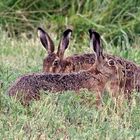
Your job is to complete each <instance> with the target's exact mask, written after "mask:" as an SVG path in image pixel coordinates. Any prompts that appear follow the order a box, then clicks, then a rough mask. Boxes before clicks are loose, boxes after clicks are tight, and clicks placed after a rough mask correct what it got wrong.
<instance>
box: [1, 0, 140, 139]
mask: <svg viewBox="0 0 140 140" xmlns="http://www.w3.org/2000/svg"><path fill="white" fill-rule="evenodd" d="M139 23H140V1H139V0H124V1H120V0H108V1H106V0H73V1H69V0H57V1H55V0H52V1H46V0H41V1H39V0H28V1H22V0H7V1H5V0H1V1H0V139H6V140H7V139H35V140H37V139H39V140H43V139H44V140H45V139H47V140H48V139H50V140H52V139H53V140H58V139H71V140H79V139H80V140H94V139H97V140H104V139H106V140H112V139H115V140H131V139H136V140H138V139H140V117H139V116H140V103H139V100H140V95H139V93H134V94H133V97H132V103H131V105H128V103H127V101H124V103H123V105H122V106H121V107H117V106H115V105H114V104H113V102H112V100H111V98H110V97H109V95H108V94H107V93H105V95H104V97H103V101H104V106H103V107H102V108H100V109H96V108H95V97H94V93H91V92H88V91H81V94H79V95H77V94H75V92H72V91H68V92H64V93H62V94H50V93H46V94H44V93H42V95H41V100H40V101H35V102H32V104H31V106H30V107H29V108H24V107H23V106H22V105H20V103H18V102H16V101H15V100H14V99H13V100H12V99H10V98H9V97H8V96H7V94H6V91H7V89H8V87H9V86H10V84H11V83H12V81H14V80H15V79H16V78H17V77H18V76H20V75H23V74H26V73H32V72H38V71H41V70H42V60H43V58H44V57H45V55H46V54H47V53H46V51H45V49H44V48H43V47H42V45H41V43H40V42H39V39H38V38H37V31H36V29H37V27H38V26H41V27H43V28H44V29H45V30H46V31H47V32H48V33H49V34H50V36H51V37H52V38H53V40H54V42H55V45H56V48H57V46H58V43H59V39H60V37H61V35H62V31H64V30H65V29H66V28H72V29H73V33H72V39H71V41H70V47H69V49H68V50H67V51H66V56H69V55H71V54H74V53H83V52H84V53H85V52H92V50H91V49H89V42H88V40H89V37H88V32H87V31H88V29H89V28H94V29H96V30H97V31H98V32H99V33H100V34H101V35H102V42H103V47H104V51H105V52H108V53H110V54H114V55H118V56H121V57H123V58H126V59H128V60H131V61H133V62H135V63H137V64H139V65H140V49H139V44H140V26H139ZM5 31H6V32H5ZM8 36H10V37H11V38H8ZM29 36H31V39H29ZM1 83H2V84H1Z"/></svg>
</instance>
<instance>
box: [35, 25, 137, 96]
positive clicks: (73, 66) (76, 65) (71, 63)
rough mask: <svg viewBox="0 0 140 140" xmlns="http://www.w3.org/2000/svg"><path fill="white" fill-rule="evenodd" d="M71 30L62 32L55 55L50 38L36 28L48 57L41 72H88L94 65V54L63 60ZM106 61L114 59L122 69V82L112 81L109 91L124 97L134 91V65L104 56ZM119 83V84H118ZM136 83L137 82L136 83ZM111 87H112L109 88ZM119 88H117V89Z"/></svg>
mask: <svg viewBox="0 0 140 140" xmlns="http://www.w3.org/2000/svg"><path fill="white" fill-rule="evenodd" d="M71 33H72V30H71V29H67V30H66V31H64V33H63V36H62V39H61V40H60V43H59V47H58V50H57V53H55V52H54V43H53V41H52V39H51V38H50V36H49V35H48V34H47V33H46V32H45V31H44V30H43V29H42V28H40V27H39V28H38V34H39V37H40V41H41V43H42V44H43V46H44V47H45V48H46V50H47V51H48V56H47V57H46V58H45V59H44V61H43V71H44V72H52V73H71V72H78V71H80V70H88V69H89V68H90V67H91V66H92V65H93V64H94V63H95V54H93V53H89V54H82V55H72V56H69V57H66V58H64V53H65V50H66V49H67V48H68V44H69V39H70V35H71ZM104 55H105V56H106V57H107V58H108V59H115V60H116V61H118V62H119V63H120V64H121V65H122V66H123V67H124V71H123V72H124V79H123V80H122V81H113V82H112V83H111V84H110V89H111V90H112V91H113V89H115V88H117V89H118V88H119V89H120V90H121V91H122V92H124V93H126V95H127V94H128V95H129V94H130V93H131V92H132V91H133V89H134V83H135V82H134V77H135V75H134V73H135V71H136V69H137V66H136V64H134V63H133V62H131V61H128V60H125V59H123V58H120V57H117V56H113V55H110V54H104ZM119 83H120V84H119ZM137 83H138V82H137ZM111 85H112V86H111ZM118 86H119V87H118Z"/></svg>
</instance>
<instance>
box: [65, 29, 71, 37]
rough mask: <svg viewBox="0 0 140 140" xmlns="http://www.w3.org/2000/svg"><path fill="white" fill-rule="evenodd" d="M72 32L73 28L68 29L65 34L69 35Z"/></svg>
mask: <svg viewBox="0 0 140 140" xmlns="http://www.w3.org/2000/svg"><path fill="white" fill-rule="evenodd" d="M70 33H72V30H71V29H66V30H65V31H64V33H63V35H64V36H67V35H69V34H70Z"/></svg>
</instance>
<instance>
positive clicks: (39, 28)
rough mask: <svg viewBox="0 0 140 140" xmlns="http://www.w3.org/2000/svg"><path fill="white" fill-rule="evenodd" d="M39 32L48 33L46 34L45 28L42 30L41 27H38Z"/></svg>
mask: <svg viewBox="0 0 140 140" xmlns="http://www.w3.org/2000/svg"><path fill="white" fill-rule="evenodd" d="M37 31H38V32H42V33H46V32H45V31H44V30H43V28H41V27H38V28H37Z"/></svg>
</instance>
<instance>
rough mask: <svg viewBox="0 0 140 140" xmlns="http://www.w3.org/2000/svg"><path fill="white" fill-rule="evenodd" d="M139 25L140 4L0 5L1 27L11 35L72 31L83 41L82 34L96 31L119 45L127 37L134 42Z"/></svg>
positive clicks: (15, 0)
mask: <svg viewBox="0 0 140 140" xmlns="http://www.w3.org/2000/svg"><path fill="white" fill-rule="evenodd" d="M139 22H140V1H138V0H124V1H123V2H122V1H120V0H113V1H112V0H108V1H106V0H86V1H84V0H74V1H68V0H58V1H56V0H52V1H46V0H41V1H39V0H28V1H26V0H25V1H22V0H9V1H5V0H1V1H0V23H1V24H2V25H3V27H5V29H6V30H8V31H9V33H10V34H11V33H12V32H14V33H17V34H19V33H20V32H27V31H28V32H29V31H30V30H34V29H35V28H36V27H37V26H40V25H43V26H45V27H46V28H49V30H51V31H54V30H55V31H57V32H62V30H64V29H65V28H66V27H73V28H74V29H75V36H76V37H77V39H78V40H80V39H83V38H84V37H85V35H83V31H87V29H88V28H91V27H93V28H96V29H97V30H98V31H100V32H102V33H104V34H105V37H106V38H108V39H111V40H112V41H114V42H115V43H116V44H117V43H118V42H119V40H120V39H122V38H123V36H124V35H125V33H126V34H127V35H128V37H129V39H130V40H131V41H132V42H134V40H135V35H136V34H139V33H140V27H139ZM11 31H12V32H11Z"/></svg>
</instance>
